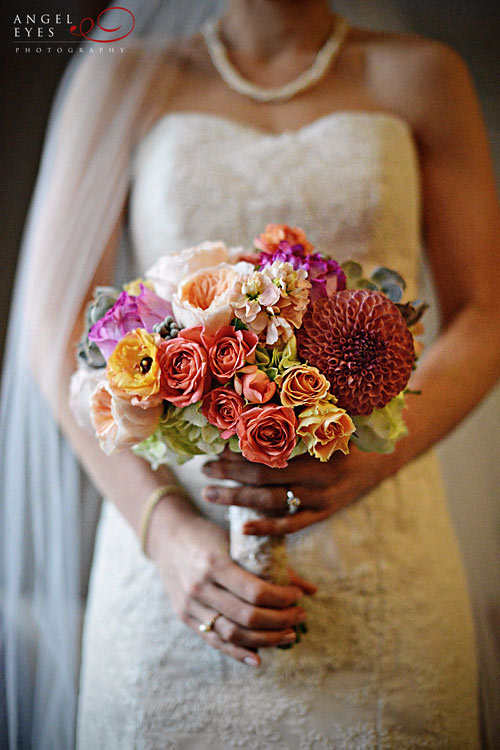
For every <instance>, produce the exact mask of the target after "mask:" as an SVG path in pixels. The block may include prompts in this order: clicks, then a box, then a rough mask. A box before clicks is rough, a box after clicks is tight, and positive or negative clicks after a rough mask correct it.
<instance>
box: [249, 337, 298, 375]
mask: <svg viewBox="0 0 500 750" xmlns="http://www.w3.org/2000/svg"><path fill="white" fill-rule="evenodd" d="M255 362H256V364H257V367H258V368H259V370H263V372H265V373H266V375H267V376H268V378H270V379H271V380H275V378H276V377H277V376H278V375H281V374H282V373H283V372H284V371H285V370H288V368H289V367H295V366H296V365H301V364H302V362H301V360H300V359H299V358H298V356H297V339H296V338H295V336H292V337H291V338H290V339H289V340H288V341H287V342H286V344H283V345H282V346H275V347H274V348H273V349H272V350H269V349H264V348H263V347H260V346H258V347H257V349H256V351H255Z"/></svg>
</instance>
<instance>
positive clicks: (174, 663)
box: [78, 111, 478, 750]
mask: <svg viewBox="0 0 500 750" xmlns="http://www.w3.org/2000/svg"><path fill="white" fill-rule="evenodd" d="M419 177H420V175H419V169H418V160H417V154H416V149H415V144H414V141H413V138H412V133H411V130H410V128H409V126H408V125H407V124H406V123H405V122H404V121H403V120H401V119H400V118H399V117H397V116H394V115H391V114H385V113H380V112H370V113H367V112H351V111H349V112H336V113H333V114H330V115H327V116H325V117H323V118H321V119H319V120H317V121H316V122H314V123H312V124H310V125H307V126H306V127H303V128H301V129H300V130H299V131H298V132H286V133H283V134H280V135H272V134H267V133H265V132H262V131H260V130H258V129H255V128H252V127H249V126H246V125H242V124H238V123H235V122H232V121H228V120H225V119H222V118H219V117H215V116H211V115H203V114H196V113H175V114H169V115H167V116H165V117H163V118H161V119H160V120H159V121H158V122H157V123H156V124H155V126H154V127H153V129H152V130H151V131H150V132H149V134H148V135H147V137H146V138H145V139H144V140H143V141H142V143H141V145H140V147H139V149H138V150H137V152H136V154H135V158H134V162H133V191H132V195H131V221H132V229H133V239H134V244H135V254H136V256H135V261H136V264H137V268H136V269H133V271H132V269H130V271H131V272H130V274H129V276H132V273H133V272H137V271H144V270H145V269H147V268H148V267H149V266H150V265H151V264H152V263H153V262H154V261H155V259H156V258H157V257H158V256H160V255H162V254H164V253H166V252H177V251H179V250H181V249H183V248H185V247H188V246H190V245H193V244H197V243H199V242H201V241H203V240H205V239H212V240H217V239H224V240H225V241H226V242H227V243H228V244H231V245H237V244H248V242H249V239H251V238H253V237H254V236H255V235H257V234H258V233H259V232H260V231H262V230H263V228H264V226H265V225H266V224H267V223H268V222H284V223H288V224H291V225H296V226H300V227H302V228H303V229H304V230H305V231H306V233H307V235H308V237H309V238H310V240H311V241H312V242H313V243H314V245H315V246H316V247H317V248H318V249H319V250H321V251H323V252H326V253H329V254H331V255H333V256H334V257H335V258H338V259H340V260H343V259H345V258H347V257H355V258H359V259H360V260H362V261H363V263H365V264H367V266H373V265H379V264H384V265H387V266H392V267H394V268H397V269H398V270H399V271H400V272H401V273H402V274H403V275H404V277H405V278H406V279H407V281H408V284H409V295H410V298H412V297H414V296H416V291H417V271H418V266H419V254H420V244H419V243H420V214H421V205H420V181H419ZM201 463H202V459H194V460H193V461H191V462H189V463H187V464H185V465H184V466H183V467H181V468H180V469H178V470H177V474H178V476H179V478H180V480H181V481H182V482H183V484H184V485H185V486H186V487H188V488H189V490H190V491H191V493H192V497H193V500H194V501H195V502H196V503H197V505H198V506H199V508H200V511H201V512H202V513H203V514H205V515H207V516H209V517H211V518H212V519H213V520H214V521H215V522H216V523H220V524H226V523H227V521H226V513H225V511H224V510H223V509H221V508H217V507H214V506H213V505H210V506H207V505H206V504H204V503H203V501H202V500H201V499H200V489H201V487H202V486H203V484H204V483H205V479H204V476H203V475H202V474H201V471H200V466H201ZM289 546H290V552H289V554H290V557H291V559H292V564H293V565H294V567H295V568H296V569H297V570H298V571H299V572H300V573H301V574H302V575H304V576H305V577H307V578H309V579H310V580H312V581H314V582H316V583H317V584H318V586H319V590H318V593H317V594H316V595H315V596H314V597H312V598H306V599H305V600H304V606H305V607H306V608H307V609H308V611H309V632H308V634H307V635H306V636H305V638H304V639H303V640H302V641H301V643H300V644H298V645H296V646H294V648H292V649H291V650H288V651H281V650H278V649H262V650H261V655H262V658H263V665H262V667H261V668H260V669H253V668H251V667H247V666H245V665H244V664H240V663H236V662H234V661H232V660H231V659H230V658H229V657H227V656H225V655H223V654H222V653H220V652H218V651H215V650H212V649H211V648H209V647H208V646H207V645H206V644H205V643H204V642H203V641H202V640H201V639H200V638H198V637H197V636H196V635H195V634H194V633H193V632H192V631H191V630H190V629H189V628H188V627H187V626H186V625H184V624H182V622H180V621H179V620H178V619H177V617H176V616H175V614H174V612H173V610H172V607H171V605H170V603H169V600H168V598H167V595H166V594H165V592H164V589H163V586H162V584H161V582H160V580H159V577H158V576H157V574H156V570H155V567H154V565H153V563H152V562H150V561H149V560H147V559H146V558H145V557H144V556H143V555H142V553H141V552H140V550H139V545H138V542H137V539H136V537H135V536H134V534H133V533H132V531H131V530H130V528H129V526H128V525H127V523H126V522H125V521H124V520H123V519H122V517H121V516H120V515H119V513H118V511H116V510H115V508H114V506H112V505H111V504H109V503H105V504H104V509H103V513H102V518H101V521H100V526H99V531H98V538H97V544H96V550H95V560H94V565H93V571H92V578H91V586H90V595H89V603H88V611H87V615H86V623H85V631H84V651H83V665H82V677H81V695H80V706H79V724H78V749H79V750H111V749H113V750H132V748H134V750H136V749H137V750H146V749H148V750H225V749H226V748H245V750H267V749H269V750H271V749H274V750H278V748H279V750H299V749H300V750H327V748H328V750H332V749H335V750H337V749H338V750H347V748H349V749H352V750H361V749H368V748H370V749H372V748H373V749H375V748H384V750H386V749H389V748H392V749H394V750H405V749H408V750H409V749H411V750H416V749H417V748H433V749H434V748H443V749H444V748H450V749H451V750H458V749H459V748H476V747H477V743H478V740H477V717H476V690H477V685H476V673H475V671H476V667H475V655H474V649H473V632H472V624H471V613H470V608H469V602H468V598H467V593H466V587H465V583H464V576H463V572H462V566H461V561H460V558H459V554H458V551H457V544H456V541H455V538H454V535H453V532H452V529H451V525H450V520H449V517H448V512H447V508H446V501H445V497H444V493H443V487H442V483H441V478H440V474H439V469H438V466H437V464H436V459H435V457H434V454H433V453H428V454H426V455H424V456H423V457H421V458H419V459H418V460H415V461H413V462H412V463H411V464H409V465H408V466H406V467H405V468H404V469H403V470H402V471H400V472H399V474H398V475H397V476H395V477H393V478H391V479H389V480H387V481H385V482H384V483H383V484H381V485H380V486H379V487H378V488H377V489H376V490H374V491H372V492H370V493H369V494H368V495H366V496H365V497H364V498H363V499H361V500H360V501H359V502H358V503H355V504H353V505H352V506H351V507H348V508H346V509H345V510H343V511H342V512H339V513H337V514H336V515H335V516H333V517H332V518H331V519H329V520H327V521H325V522H323V523H321V524H318V525H316V526H313V527H311V528H308V529H305V530H304V531H302V532H299V533H298V534H296V535H295V536H294V537H293V538H289Z"/></svg>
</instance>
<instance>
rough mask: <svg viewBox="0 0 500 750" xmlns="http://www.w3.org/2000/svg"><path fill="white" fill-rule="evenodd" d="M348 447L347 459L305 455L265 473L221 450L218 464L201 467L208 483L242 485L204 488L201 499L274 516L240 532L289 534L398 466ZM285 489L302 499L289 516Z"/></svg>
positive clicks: (324, 515) (350, 499)
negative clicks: (228, 481)
mask: <svg viewBox="0 0 500 750" xmlns="http://www.w3.org/2000/svg"><path fill="white" fill-rule="evenodd" d="M350 449H351V452H350V454H349V455H347V456H345V455H344V454H342V453H340V452H338V453H336V454H335V455H334V456H332V458H331V459H330V461H327V462H321V461H319V460H318V459H316V458H313V457H312V456H310V455H309V454H304V455H302V456H297V457H296V458H293V459H292V460H291V461H290V462H289V464H288V466H287V467H286V468H285V469H270V468H269V467H267V466H264V465H262V464H258V463H252V462H250V461H247V460H246V459H245V458H243V456H241V455H240V454H238V453H233V452H232V451H230V450H228V449H225V450H224V452H223V453H222V454H221V455H220V457H219V458H217V460H214V461H210V462H209V463H206V464H205V465H204V467H203V471H204V472H205V474H206V475H207V476H209V477H211V478H213V479H233V480H236V481H237V482H239V483H240V485H241V486H239V487H223V486H221V485H216V484H211V485H208V486H206V487H205V489H204V492H203V497H204V499H205V500H207V501H208V502H211V503H218V504H220V505H243V506H246V507H250V508H255V509H256V510H261V511H264V512H265V513H266V514H268V513H274V514H275V515H276V518H263V519H262V520H259V521H251V522H248V523H246V524H245V525H244V526H243V531H244V533H245V534H254V535H256V536H262V535H270V536H280V535H282V534H290V533H291V532H293V531H298V530H299V529H303V528H304V527H306V526H309V525H311V524H313V523H317V522H318V521H323V520H324V519H325V518H328V516H331V515H332V514H333V513H335V512H336V511H337V510H340V509H341V508H343V507H345V506H346V505H349V504H350V503H352V502H353V501H354V500H356V499H357V498H359V497H360V496H361V495H363V494H364V493H365V492H367V491H368V490H369V489H371V488H372V487H375V486H376V485H377V484H379V483H380V482H381V481H382V480H383V479H385V478H386V477H388V476H390V475H391V474H393V473H394V472H395V471H396V470H397V468H398V466H397V461H396V459H395V458H394V457H392V456H387V455H386V456H382V455H379V454H374V453H362V452H361V451H359V450H358V449H357V448H356V447H353V446H351V448H350ZM288 490H292V492H293V493H294V494H295V495H296V496H297V497H298V498H300V501H301V504H300V508H299V510H298V511H297V512H296V513H294V514H293V515H291V514H290V513H289V512H288V504H287V492H288Z"/></svg>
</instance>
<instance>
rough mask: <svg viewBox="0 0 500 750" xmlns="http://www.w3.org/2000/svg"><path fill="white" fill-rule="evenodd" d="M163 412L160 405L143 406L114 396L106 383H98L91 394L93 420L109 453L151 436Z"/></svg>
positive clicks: (99, 439)
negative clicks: (147, 407) (146, 407)
mask: <svg viewBox="0 0 500 750" xmlns="http://www.w3.org/2000/svg"><path fill="white" fill-rule="evenodd" d="M162 412H163V406H162V405H161V404H158V405H156V406H152V407H151V408H149V409H144V408H141V407H140V406H133V405H132V404H131V402H130V401H127V400H125V399H122V398H117V397H116V396H113V394H112V392H111V390H110V388H109V386H108V384H107V383H105V382H101V383H99V384H98V386H97V387H96V389H95V390H94V392H93V393H92V396H91V397H90V421H91V423H92V426H93V428H94V430H95V434H96V436H97V439H98V441H99V445H100V447H101V449H102V450H103V451H104V453H106V454H107V455H108V456H109V455H111V454H112V453H115V452H117V451H120V450H122V449H123V448H129V447H131V446H132V445H135V444H136V443H139V442H140V441H141V440H144V439H145V438H147V437H149V436H150V435H152V434H153V432H154V431H155V430H156V428H157V427H158V424H159V422H160V417H161V415H162Z"/></svg>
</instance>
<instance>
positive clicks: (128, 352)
mask: <svg viewBox="0 0 500 750" xmlns="http://www.w3.org/2000/svg"><path fill="white" fill-rule="evenodd" d="M156 353H157V348H156V343H155V337H154V336H153V335H152V334H150V333H148V332H147V331H146V330H145V329H144V328H136V329H135V330H134V331H130V333H127V335H126V336H124V337H123V338H122V339H121V341H119V342H118V344H117V345H116V347H115V349H114V351H113V353H112V354H111V356H110V358H109V360H108V365H107V368H106V374H107V376H108V381H109V385H110V387H111V389H112V390H113V392H114V393H116V395H118V396H120V397H121V398H126V399H133V398H134V397H136V398H137V400H138V401H145V400H146V399H150V398H151V397H153V396H156V395H157V394H158V391H159V390H160V367H159V365H158V361H157V357H156Z"/></svg>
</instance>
